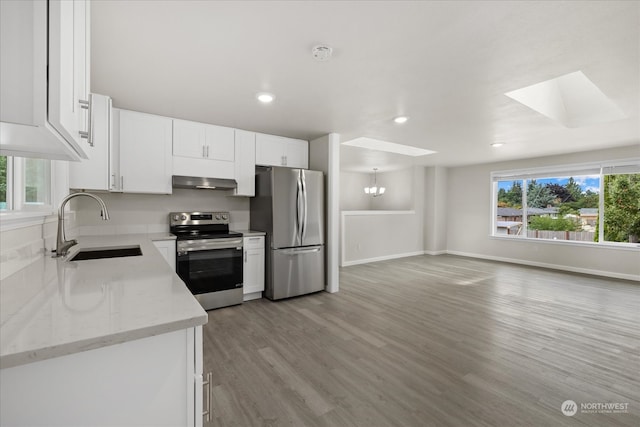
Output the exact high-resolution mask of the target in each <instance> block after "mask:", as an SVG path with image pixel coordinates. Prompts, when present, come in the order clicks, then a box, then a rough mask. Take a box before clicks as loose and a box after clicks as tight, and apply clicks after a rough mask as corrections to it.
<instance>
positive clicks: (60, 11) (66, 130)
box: [49, 0, 91, 146]
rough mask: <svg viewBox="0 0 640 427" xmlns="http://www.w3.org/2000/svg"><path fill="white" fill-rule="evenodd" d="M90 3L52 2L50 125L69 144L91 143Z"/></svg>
mask: <svg viewBox="0 0 640 427" xmlns="http://www.w3.org/2000/svg"><path fill="white" fill-rule="evenodd" d="M88 27H89V2H88V1H84V0H73V1H50V2H49V122H50V123H51V125H53V127H54V128H56V130H57V131H58V132H60V134H61V135H62V136H63V137H64V138H65V139H66V140H68V141H73V142H75V144H77V145H80V146H83V145H84V144H86V143H83V141H82V139H83V138H84V139H85V140H89V142H90V137H91V135H89V133H90V131H91V129H90V126H91V120H90V119H91V117H90V116H91V115H90V114H89V107H90V105H89V46H90V44H89V40H88V36H89V32H88V31H87V30H88Z"/></svg>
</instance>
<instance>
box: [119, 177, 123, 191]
mask: <svg viewBox="0 0 640 427" xmlns="http://www.w3.org/2000/svg"><path fill="white" fill-rule="evenodd" d="M120 191H124V176H123V175H120Z"/></svg>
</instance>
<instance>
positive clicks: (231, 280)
mask: <svg viewBox="0 0 640 427" xmlns="http://www.w3.org/2000/svg"><path fill="white" fill-rule="evenodd" d="M169 231H170V232H171V233H173V234H175V235H176V237H177V242H176V272H177V273H178V276H180V278H181V279H182V280H183V281H184V282H185V283H186V285H187V287H188V288H189V290H191V292H192V293H193V295H194V296H195V297H196V299H197V300H198V301H199V302H200V304H201V305H202V307H204V309H205V310H211V309H214V308H220V307H226V306H229V305H235V304H241V303H242V266H243V259H242V234H240V233H236V232H233V231H229V213H228V212H171V213H170V214H169Z"/></svg>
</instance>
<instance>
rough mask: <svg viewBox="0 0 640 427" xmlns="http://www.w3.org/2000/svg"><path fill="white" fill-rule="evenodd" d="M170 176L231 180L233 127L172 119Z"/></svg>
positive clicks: (233, 146)
mask: <svg viewBox="0 0 640 427" xmlns="http://www.w3.org/2000/svg"><path fill="white" fill-rule="evenodd" d="M173 157H174V158H173V175H183V176H202V177H207V178H226V179H233V178H234V176H235V166H234V160H235V140H234V129H233V128H227V127H223V126H214V125H208V124H204V123H197V122H190V121H187V120H178V119H174V120H173Z"/></svg>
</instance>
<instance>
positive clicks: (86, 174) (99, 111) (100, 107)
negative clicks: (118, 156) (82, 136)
mask: <svg viewBox="0 0 640 427" xmlns="http://www.w3.org/2000/svg"><path fill="white" fill-rule="evenodd" d="M111 110H112V108H111V98H109V97H108V96H104V95H98V94H92V95H91V111H92V121H93V124H92V126H91V132H92V134H93V135H92V141H93V144H92V145H88V144H87V147H85V153H86V154H87V156H88V159H86V160H82V161H80V162H70V163H69V187H70V188H75V189H82V190H102V191H109V190H110V189H111V184H112V180H111V177H110V173H109V171H110V169H109V163H110V157H111V152H112V149H113V147H112V143H111ZM113 182H114V184H115V179H113Z"/></svg>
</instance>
